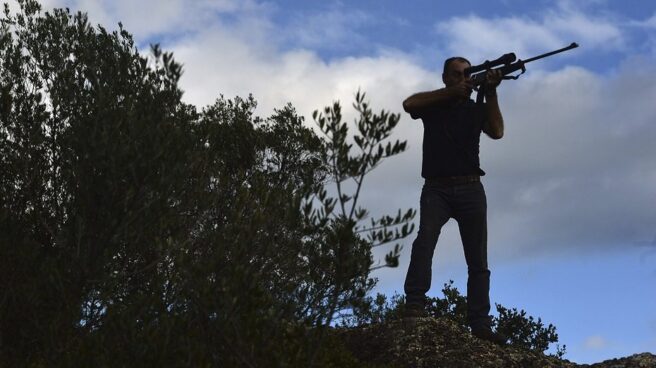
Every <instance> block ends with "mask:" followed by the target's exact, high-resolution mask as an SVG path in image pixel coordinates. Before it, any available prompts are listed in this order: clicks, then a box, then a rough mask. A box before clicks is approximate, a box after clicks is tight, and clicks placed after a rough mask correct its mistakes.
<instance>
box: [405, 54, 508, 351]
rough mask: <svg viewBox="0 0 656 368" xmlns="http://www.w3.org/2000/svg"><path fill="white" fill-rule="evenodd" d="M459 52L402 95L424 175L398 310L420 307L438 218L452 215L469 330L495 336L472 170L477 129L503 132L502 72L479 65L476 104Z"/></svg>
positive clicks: (499, 339)
mask: <svg viewBox="0 0 656 368" xmlns="http://www.w3.org/2000/svg"><path fill="white" fill-rule="evenodd" d="M469 66H471V64H470V63H469V61H467V59H465V58H462V57H454V58H450V59H447V60H446V61H445V62H444V71H443V74H442V81H443V82H444V85H445V87H444V88H441V89H438V90H435V91H430V92H421V93H417V94H414V95H412V96H410V97H408V98H407V99H406V100H405V101H403V108H404V110H405V111H406V112H408V113H409V114H410V116H411V117H412V118H413V119H417V118H421V119H422V121H423V124H424V141H423V159H422V172H421V175H422V177H423V178H424V179H425V184H424V186H423V188H422V192H421V199H420V214H419V232H418V234H417V238H416V239H415V241H414V242H413V244H412V254H411V258H410V266H409V267H408V273H407V276H406V280H405V285H404V289H405V294H406V313H405V314H406V317H418V316H424V315H425V313H426V312H425V310H424V307H425V301H426V296H425V295H426V292H428V290H429V288H430V284H431V264H432V258H433V253H434V250H435V246H436V244H437V239H438V236H439V234H440V230H441V228H442V226H443V225H444V224H445V223H446V222H447V221H448V220H449V219H450V218H453V219H455V220H456V221H457V223H458V228H459V230H460V237H461V239H462V243H463V247H464V251H465V259H466V261H467V267H468V274H469V278H468V281H467V320H468V323H469V325H470V327H471V329H472V334H474V335H475V336H478V337H480V338H483V339H485V340H489V341H492V342H495V343H498V344H504V343H505V340H506V338H505V337H504V336H501V335H500V334H497V333H494V332H492V329H491V326H490V325H491V318H490V316H489V311H490V298H489V289H490V271H489V270H488V265H487V203H486V197H485V190H484V188H483V185H482V183H481V181H480V177H481V176H483V175H485V172H484V171H483V170H481V169H480V164H479V157H478V153H479V141H480V133H481V131H483V132H485V134H487V135H488V136H489V137H491V138H492V139H500V138H501V137H503V117H502V116H501V111H500V110H499V104H498V101H497V94H496V88H497V86H498V85H499V84H500V82H501V79H502V75H501V74H500V72H498V71H494V70H493V71H490V72H488V73H487V78H486V81H485V86H484V91H485V100H486V102H485V103H483V104H476V103H474V101H472V100H471V99H470V95H471V93H472V89H473V85H472V82H471V80H470V79H469V76H468V75H466V74H465V72H464V71H465V68H467V67H469Z"/></svg>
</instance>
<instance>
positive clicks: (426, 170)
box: [412, 100, 486, 179]
mask: <svg viewBox="0 0 656 368" xmlns="http://www.w3.org/2000/svg"><path fill="white" fill-rule="evenodd" d="M412 118H413V119H417V118H421V120H422V121H423V123H424V143H423V158H422V167H421V176H422V177H424V178H425V179H431V178H439V177H445V176H464V175H481V176H482V175H485V172H484V171H483V170H481V168H480V161H479V158H478V153H479V143H480V137H481V131H482V130H483V122H484V121H485V119H486V114H485V107H484V105H482V104H481V105H479V104H476V103H474V101H472V100H467V101H464V102H462V103H458V104H456V105H453V106H448V107H433V108H429V109H426V110H425V111H423V112H421V113H420V114H418V115H414V116H412Z"/></svg>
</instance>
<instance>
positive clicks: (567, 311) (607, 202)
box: [44, 0, 656, 363]
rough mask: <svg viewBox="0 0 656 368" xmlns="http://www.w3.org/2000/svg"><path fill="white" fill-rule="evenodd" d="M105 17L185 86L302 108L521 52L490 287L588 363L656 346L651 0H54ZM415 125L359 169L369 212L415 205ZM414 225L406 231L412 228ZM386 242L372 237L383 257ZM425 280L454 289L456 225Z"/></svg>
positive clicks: (458, 256)
mask: <svg viewBox="0 0 656 368" xmlns="http://www.w3.org/2000/svg"><path fill="white" fill-rule="evenodd" d="M44 6H45V7H46V8H48V7H53V6H69V7H70V8H71V9H73V10H83V11H86V12H88V13H89V16H90V18H91V20H92V21H93V22H100V23H102V24H104V25H105V26H107V27H109V28H112V26H113V25H116V23H117V22H118V21H122V22H123V24H124V25H125V27H126V29H128V30H129V31H130V32H132V33H133V34H134V35H135V38H136V40H137V43H138V44H139V45H141V46H140V48H141V49H142V50H143V51H146V50H147V47H148V44H149V43H153V42H158V43H160V44H162V46H163V47H164V48H165V49H166V50H169V51H173V52H174V54H175V56H176V59H177V60H179V61H180V62H182V63H183V64H184V70H185V74H184V76H183V78H182V80H181V85H182V87H183V89H184V90H185V96H184V99H185V100H186V101H188V102H190V103H194V104H196V105H198V106H203V105H206V104H209V103H211V102H212V101H213V100H214V99H215V98H217V97H218V96H219V95H220V94H223V95H225V96H226V97H228V98H231V97H234V96H237V95H239V96H246V95H247V94H249V93H252V94H253V95H254V97H255V98H256V99H257V100H258V102H259V105H258V106H259V107H258V114H260V115H262V116H267V115H268V114H270V113H271V112H272V109H273V108H275V107H280V106H282V105H284V104H285V103H287V102H292V103H293V104H294V106H295V107H296V108H297V109H298V111H299V112H300V113H301V114H303V115H304V116H306V117H308V124H311V120H310V119H311V118H310V116H311V112H312V111H313V110H315V109H319V108H322V107H323V106H325V105H328V104H330V103H332V101H334V100H340V101H342V105H343V106H344V107H345V112H344V116H345V118H346V119H347V120H351V119H352V118H353V117H354V112H353V111H351V110H350V109H349V106H350V102H351V101H352V99H353V96H354V94H355V92H356V90H357V89H358V88H361V89H363V90H364V91H366V92H367V95H368V96H369V98H370V100H371V103H372V106H373V107H374V108H375V109H382V108H384V109H386V110H391V111H394V112H402V108H401V101H402V100H403V99H404V98H405V97H407V96H408V95H410V94H412V93H414V92H418V91H425V90H431V89H436V88H440V87H442V85H441V82H440V68H441V65H442V62H443V60H444V59H445V58H446V57H449V56H452V55H454V54H458V55H462V56H465V57H467V58H469V59H470V60H471V61H472V62H474V63H478V62H482V61H484V60H485V59H489V58H496V57H498V56H500V55H501V54H504V53H507V52H515V53H516V54H517V56H518V57H519V58H524V59H525V58H528V57H531V56H534V55H537V54H540V53H542V52H545V51H549V50H552V49H556V48H560V47H563V46H566V45H569V44H570V43H571V42H573V41H575V42H578V43H579V44H580V45H581V47H579V48H578V49H575V50H573V51H570V52H568V53H566V54H561V55H558V56H555V57H553V58H550V59H545V60H540V61H537V62H535V63H531V64H528V72H527V73H526V74H525V75H524V76H522V78H520V79H519V80H518V81H504V82H503V83H502V85H501V86H500V87H499V98H500V103H501V109H502V112H503V114H504V119H505V122H506V135H505V137H504V138H503V139H502V140H500V141H492V140H489V139H486V138H482V140H481V162H482V167H483V169H484V170H485V171H486V172H487V173H488V175H487V176H485V178H484V183H485V186H486V191H487V196H488V208H489V210H488V222H489V254H490V266H491V270H492V290H491V297H492V301H493V302H497V303H500V304H502V305H504V306H506V307H518V308H523V309H525V310H526V311H527V312H528V313H529V314H531V315H533V316H536V317H538V316H539V317H542V319H543V321H544V322H546V323H553V324H554V325H555V326H556V327H557V330H558V332H559V335H560V343H561V344H566V345H567V350H568V354H567V355H566V358H568V359H570V360H572V361H575V362H578V363H592V362H598V361H601V360H604V359H609V358H613V357H619V356H626V355H630V354H634V353H640V352H645V351H649V352H652V353H656V226H654V224H656V210H655V204H656V145H655V144H653V141H654V138H655V137H656V107H655V105H654V101H656V62H655V61H656V4H655V3H654V2H651V1H638V0H630V1H610V0H582V1H552V0H538V1H519V0H499V1H466V2H464V1H461V2H453V1H448V2H447V1H435V0H433V1H429V0H421V1H403V2H402V1H391V0H382V1H372V0H367V1H292V0H287V1H268V2H265V1H257V0H241V1H237V0H196V1H191V0H186V1H185V0H167V1H163V0H142V1H139V2H135V1H131V0H111V1H110V0H47V1H44ZM421 136H422V127H421V124H420V123H418V122H417V121H413V120H411V119H410V118H409V116H407V115H406V114H403V115H402V119H401V123H400V125H399V127H398V129H397V132H396V137H395V138H398V139H405V140H408V144H409V150H408V151H407V152H406V153H404V154H402V155H400V156H399V157H396V158H394V159H392V160H389V161H388V162H386V163H384V164H383V165H382V166H381V167H380V168H379V169H378V170H377V171H375V172H373V173H372V174H371V175H370V177H369V178H367V180H366V181H365V190H366V193H364V197H363V198H362V200H363V204H364V205H365V206H366V207H368V208H369V209H371V211H372V213H373V214H383V213H388V212H396V209H397V208H404V209H405V208H409V207H414V208H417V207H418V204H419V193H420V189H421V184H422V181H421V178H420V167H421V143H420V142H421ZM413 237H414V236H413ZM413 237H411V238H410V239H408V241H407V242H405V243H404V246H405V248H404V253H403V255H402V258H401V265H400V267H399V268H396V269H383V270H379V271H376V272H375V274H374V276H376V277H378V278H379V284H378V288H377V291H379V292H384V293H387V294H392V293H394V292H395V291H397V292H401V291H402V285H403V280H404V277H405V272H406V269H407V265H408V258H409V252H410V243H411V241H412V238H413ZM386 251H387V249H381V250H377V251H376V256H377V257H381V256H382V254H383V253H384V252H386ZM433 269H434V272H433V288H432V289H431V291H430V293H429V294H430V295H439V290H440V289H441V286H442V284H444V283H445V282H447V281H448V280H449V279H453V280H454V281H455V283H456V285H457V286H458V287H459V289H460V290H465V284H466V266H465V263H464V257H463V255H462V249H461V245H460V239H459V236H458V231H457V228H456V226H455V224H454V223H453V222H449V223H448V224H447V225H446V227H445V229H444V231H443V233H442V235H441V236H440V240H439V242H438V246H437V251H436V256H435V259H434V262H433Z"/></svg>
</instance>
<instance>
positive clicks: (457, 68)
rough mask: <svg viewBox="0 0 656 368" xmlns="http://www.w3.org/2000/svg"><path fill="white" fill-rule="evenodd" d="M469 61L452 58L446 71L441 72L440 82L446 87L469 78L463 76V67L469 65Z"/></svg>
mask: <svg viewBox="0 0 656 368" xmlns="http://www.w3.org/2000/svg"><path fill="white" fill-rule="evenodd" d="M470 66H471V65H469V63H467V62H465V61H461V60H453V61H451V62H450V63H449V65H448V66H447V71H446V73H444V74H442V82H444V85H445V86H447V87H451V86H455V85H458V84H460V83H463V82H464V81H466V80H469V76H468V75H467V76H465V73H464V70H465V68H468V67H470Z"/></svg>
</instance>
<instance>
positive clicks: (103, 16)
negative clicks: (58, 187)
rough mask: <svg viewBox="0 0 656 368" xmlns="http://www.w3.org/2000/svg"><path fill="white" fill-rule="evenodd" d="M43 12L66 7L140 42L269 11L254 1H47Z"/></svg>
mask: <svg viewBox="0 0 656 368" xmlns="http://www.w3.org/2000/svg"><path fill="white" fill-rule="evenodd" d="M42 4H43V8H44V9H45V10H49V9H50V8H52V7H69V8H71V9H80V10H83V11H84V12H86V13H88V15H89V18H90V20H91V22H92V23H93V24H102V25H103V26H104V27H107V28H109V29H112V28H115V27H116V25H117V24H118V22H121V23H122V24H123V25H124V26H125V28H126V29H128V30H129V31H130V32H131V33H132V34H134V35H135V38H136V39H138V40H141V41H142V42H143V41H145V40H148V39H150V38H152V37H154V36H165V35H169V36H171V35H177V36H180V35H184V34H185V33H188V32H190V33H195V32H198V31H201V30H203V29H204V28H205V27H208V26H209V25H211V24H213V23H216V22H217V21H220V20H221V19H222V18H221V16H226V15H234V14H239V16H240V17H241V18H248V17H249V16H253V15H259V14H261V13H267V12H269V11H270V6H269V5H267V4H266V3H262V4H260V3H257V2H255V1H253V0H194V1H185V0H140V1H132V0H113V1H106V0H47V1H44V2H42Z"/></svg>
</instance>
